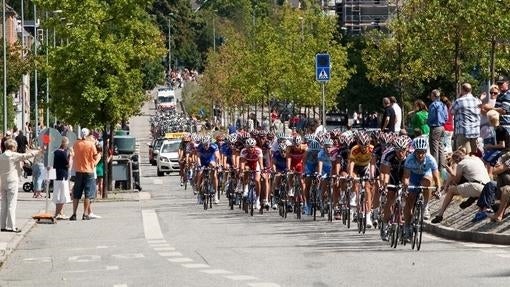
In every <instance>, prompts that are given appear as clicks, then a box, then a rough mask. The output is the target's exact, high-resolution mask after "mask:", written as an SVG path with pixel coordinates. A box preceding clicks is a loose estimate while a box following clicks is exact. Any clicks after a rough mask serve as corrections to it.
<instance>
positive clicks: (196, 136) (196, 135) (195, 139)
mask: <svg viewBox="0 0 510 287" xmlns="http://www.w3.org/2000/svg"><path fill="white" fill-rule="evenodd" d="M191 140H192V141H194V142H199V141H200V136H199V135H198V134H196V133H193V134H191Z"/></svg>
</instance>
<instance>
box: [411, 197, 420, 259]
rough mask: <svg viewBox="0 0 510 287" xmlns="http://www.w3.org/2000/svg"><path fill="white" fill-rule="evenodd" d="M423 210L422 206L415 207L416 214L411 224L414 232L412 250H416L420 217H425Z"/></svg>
mask: <svg viewBox="0 0 510 287" xmlns="http://www.w3.org/2000/svg"><path fill="white" fill-rule="evenodd" d="M422 212H423V211H422V208H421V205H418V204H417V205H416V206H415V207H414V214H413V221H412V222H411V230H412V236H411V249H414V247H415V246H416V243H417V242H418V225H419V220H420V217H421V216H423V214H422Z"/></svg>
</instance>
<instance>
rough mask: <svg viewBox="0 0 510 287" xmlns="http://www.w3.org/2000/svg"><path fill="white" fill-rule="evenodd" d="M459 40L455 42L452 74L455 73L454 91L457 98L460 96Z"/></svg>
mask: <svg viewBox="0 0 510 287" xmlns="http://www.w3.org/2000/svg"><path fill="white" fill-rule="evenodd" d="M459 57H460V39H459V38H457V40H456V41H455V61H454V65H453V67H454V69H455V71H454V73H455V91H456V92H457V95H456V96H458V95H459V94H460V59H459Z"/></svg>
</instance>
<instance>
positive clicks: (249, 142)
mask: <svg viewBox="0 0 510 287" xmlns="http://www.w3.org/2000/svg"><path fill="white" fill-rule="evenodd" d="M256 144H257V141H256V140H255V139H254V138H248V139H246V146H247V147H254V146H255V145H256Z"/></svg>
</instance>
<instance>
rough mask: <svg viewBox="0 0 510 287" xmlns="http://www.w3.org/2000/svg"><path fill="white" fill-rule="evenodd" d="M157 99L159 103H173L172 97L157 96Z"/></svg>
mask: <svg viewBox="0 0 510 287" xmlns="http://www.w3.org/2000/svg"><path fill="white" fill-rule="evenodd" d="M158 100H159V102H160V103H173V102H174V97H159V98H158Z"/></svg>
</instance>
